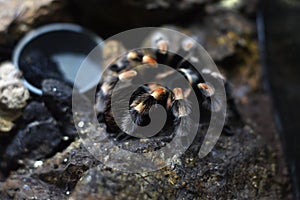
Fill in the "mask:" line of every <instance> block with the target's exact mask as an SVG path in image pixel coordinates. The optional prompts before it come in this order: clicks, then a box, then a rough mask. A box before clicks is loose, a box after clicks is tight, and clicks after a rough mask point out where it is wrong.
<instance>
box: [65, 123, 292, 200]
mask: <svg viewBox="0 0 300 200" xmlns="http://www.w3.org/2000/svg"><path fill="white" fill-rule="evenodd" d="M179 160H180V161H179V162H176V163H177V164H175V165H173V166H172V165H171V166H168V167H166V168H163V169H161V170H158V171H155V172H149V173H142V174H126V173H122V172H118V171H115V170H113V169H110V168H106V167H103V166H101V165H100V166H99V167H97V168H92V169H90V170H88V171H87V172H86V173H85V175H84V176H83V177H82V178H81V179H80V181H79V182H78V184H77V186H76V188H75V189H74V191H73V192H72V196H71V198H69V199H70V200H73V199H99V198H103V199H122V198H126V199H215V198H218V199H247V198H250V199H283V198H285V197H286V196H285V195H286V194H283V193H282V189H283V188H284V187H286V186H287V185H288V182H287V181H286V182H284V183H279V182H277V180H278V177H283V174H282V173H283V172H282V171H277V167H276V166H277V164H276V157H275V155H274V154H273V153H272V149H271V148H270V147H269V146H266V145H265V142H264V141H263V140H262V139H261V138H260V137H259V136H258V135H257V134H255V133H254V132H253V130H252V129H251V128H250V127H248V126H246V127H245V128H244V130H243V132H242V133H241V134H236V135H234V136H232V137H227V136H224V135H223V136H221V138H220V139H219V141H218V143H217V145H216V146H215V148H214V149H213V151H212V152H211V153H210V154H209V155H208V156H207V157H205V158H204V159H199V158H198V157H197V156H195V154H194V153H193V151H190V152H188V153H186V154H185V155H184V156H183V157H181V158H180V159H179ZM180 163H181V164H180Z"/></svg>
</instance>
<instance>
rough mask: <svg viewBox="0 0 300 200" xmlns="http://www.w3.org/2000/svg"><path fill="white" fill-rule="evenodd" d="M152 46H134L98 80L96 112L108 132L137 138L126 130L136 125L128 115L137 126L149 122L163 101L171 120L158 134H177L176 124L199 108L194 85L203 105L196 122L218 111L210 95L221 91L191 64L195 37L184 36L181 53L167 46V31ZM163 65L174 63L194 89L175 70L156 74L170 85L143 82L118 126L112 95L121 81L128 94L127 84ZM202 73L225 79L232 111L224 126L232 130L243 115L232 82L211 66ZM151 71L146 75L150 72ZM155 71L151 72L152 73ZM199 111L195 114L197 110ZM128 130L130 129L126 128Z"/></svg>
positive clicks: (158, 135)
mask: <svg viewBox="0 0 300 200" xmlns="http://www.w3.org/2000/svg"><path fill="white" fill-rule="evenodd" d="M152 41H153V48H152V49H141V50H134V51H130V52H128V53H126V54H125V55H123V56H122V57H120V58H118V59H117V60H116V61H114V62H113V63H111V64H110V65H109V66H108V67H107V71H106V73H105V74H104V76H103V77H102V80H101V82H100V83H99V85H98V91H97V94H96V102H97V104H96V111H97V112H98V120H99V121H100V122H103V123H105V124H106V126H107V132H108V133H109V134H110V135H111V136H112V137H114V138H116V139H123V140H124V139H128V138H132V137H129V136H128V135H127V134H126V130H133V129H135V128H136V127H135V126H132V127H128V124H127V122H128V121H129V120H128V119H130V118H131V119H132V120H133V121H134V123H135V124H136V126H146V125H147V124H149V123H150V122H151V119H150V117H149V111H150V109H151V108H153V109H155V106H157V105H158V104H159V105H161V106H163V107H164V108H165V110H166V112H167V120H166V124H165V126H164V128H163V129H162V130H161V131H160V132H159V133H158V134H157V135H156V136H153V138H155V137H160V136H167V137H173V136H174V134H176V131H178V130H177V129H176V126H177V125H178V124H179V123H180V121H181V120H182V119H183V118H188V117H189V116H190V115H193V112H199V111H195V110H193V109H191V106H192V105H193V103H194V102H193V103H192V102H190V101H189V96H190V93H191V91H190V90H191V89H192V90H193V91H194V92H195V94H196V95H197V100H198V102H197V103H198V105H199V108H200V114H201V118H200V121H198V122H192V123H196V124H205V123H209V120H210V116H211V112H215V111H217V110H218V101H216V102H214V103H213V102H212V101H211V97H212V96H214V95H215V97H216V99H217V98H218V94H217V93H216V92H215V90H214V87H213V85H212V84H210V83H208V82H205V80H204V78H203V77H202V76H201V74H200V73H199V72H198V71H196V70H195V68H194V67H193V66H192V64H191V63H193V62H195V58H194V57H193V51H194V46H195V43H194V41H193V40H191V39H186V40H184V41H181V43H180V44H179V45H180V48H179V50H178V52H179V54H180V55H181V56H180V55H178V54H174V53H171V52H169V51H168V49H169V43H170V41H168V39H167V38H166V37H164V36H161V37H158V38H153V39H152ZM159 64H163V65H167V66H170V67H171V68H173V69H175V70H176V71H177V72H179V73H180V74H182V76H183V77H184V78H185V79H186V80H187V81H188V83H189V85H190V86H191V87H190V88H185V87H183V86H182V85H181V84H179V83H178V82H177V79H178V76H176V74H175V73H174V71H173V72H172V71H161V72H160V73H159V74H154V75H153V76H155V78H156V79H163V78H164V79H165V80H166V81H167V82H168V83H169V85H171V87H165V86H163V85H160V84H156V83H155V82H154V83H153V82H150V83H147V84H144V85H140V86H139V87H138V88H136V90H135V92H134V93H133V94H132V95H131V98H130V101H129V102H124V103H127V104H128V110H129V113H130V114H129V115H128V116H124V117H123V120H122V127H119V126H118V125H117V124H116V123H115V121H114V117H113V115H112V110H111V95H112V91H113V90H114V87H115V85H116V83H117V82H118V81H121V82H122V88H119V89H117V91H116V94H117V95H119V96H122V95H124V93H126V91H127V88H129V87H131V86H132V84H134V83H135V82H138V81H140V79H141V76H142V77H143V79H145V80H144V81H145V82H148V80H147V74H150V72H151V69H153V68H157V67H159ZM203 73H205V74H206V76H208V77H209V78H211V79H212V80H214V81H219V82H222V83H223V82H224V83H225V86H226V87H225V89H226V94H227V95H228V96H229V99H230V101H228V104H229V105H228V108H229V109H230V111H229V112H228V113H230V116H229V118H227V120H226V124H225V129H224V130H225V131H228V133H230V134H231V132H232V129H231V127H230V124H231V123H230V120H236V119H237V118H239V115H238V112H237V111H236V106H235V104H234V102H233V100H232V98H231V94H230V93H229V88H228V87H229V85H228V83H227V81H226V79H225V78H224V77H223V76H222V75H221V74H219V73H217V72H212V71H210V70H209V69H203ZM145 75H146V76H145ZM149 76H150V75H149ZM194 114H195V113H194ZM124 130H125V131H124Z"/></svg>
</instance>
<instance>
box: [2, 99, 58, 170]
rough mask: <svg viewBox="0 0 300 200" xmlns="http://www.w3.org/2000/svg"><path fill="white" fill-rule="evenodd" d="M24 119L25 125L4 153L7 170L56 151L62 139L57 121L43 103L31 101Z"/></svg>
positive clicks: (3, 159) (3, 158)
mask: <svg viewBox="0 0 300 200" xmlns="http://www.w3.org/2000/svg"><path fill="white" fill-rule="evenodd" d="M22 120H23V123H24V125H23V127H21V128H20V130H18V132H17V133H16V135H15V136H14V138H13V139H12V141H11V143H10V144H9V145H8V146H7V148H6V150H5V152H4V154H3V155H2V160H1V168H3V169H5V170H7V169H8V170H11V169H16V168H17V166H18V165H24V164H26V163H28V162H30V160H36V159H41V158H45V157H46V156H49V155H51V154H53V153H55V151H56V148H57V147H58V145H59V144H60V142H61V140H62V135H61V133H60V130H59V128H58V126H57V122H56V121H55V119H54V118H53V117H52V116H51V114H50V113H49V111H48V110H47V108H46V107H45V105H44V104H43V103H38V102H31V103H30V104H29V105H28V106H27V107H26V109H25V110H24V114H23V116H22Z"/></svg>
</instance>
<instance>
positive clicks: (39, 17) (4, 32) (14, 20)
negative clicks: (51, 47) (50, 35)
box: [0, 0, 70, 45]
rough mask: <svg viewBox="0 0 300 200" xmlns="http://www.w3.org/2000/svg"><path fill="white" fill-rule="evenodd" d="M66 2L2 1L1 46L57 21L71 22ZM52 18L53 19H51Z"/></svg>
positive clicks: (0, 5) (0, 4)
mask: <svg viewBox="0 0 300 200" xmlns="http://www.w3.org/2000/svg"><path fill="white" fill-rule="evenodd" d="M65 6H66V1H56V0H41V1H34V0H25V1H21V0H11V1H1V2H0V7H1V8H2V9H3V10H1V12H0V21H1V23H0V44H2V45H3V44H5V45H11V44H13V43H14V42H15V41H16V40H18V39H19V38H20V37H21V36H22V35H23V34H24V33H26V32H28V31H30V30H31V29H32V28H34V27H36V26H38V25H41V24H45V23H51V22H55V21H69V20H70V17H69V15H68V14H67V12H66V8H65ZM50 16H51V17H50Z"/></svg>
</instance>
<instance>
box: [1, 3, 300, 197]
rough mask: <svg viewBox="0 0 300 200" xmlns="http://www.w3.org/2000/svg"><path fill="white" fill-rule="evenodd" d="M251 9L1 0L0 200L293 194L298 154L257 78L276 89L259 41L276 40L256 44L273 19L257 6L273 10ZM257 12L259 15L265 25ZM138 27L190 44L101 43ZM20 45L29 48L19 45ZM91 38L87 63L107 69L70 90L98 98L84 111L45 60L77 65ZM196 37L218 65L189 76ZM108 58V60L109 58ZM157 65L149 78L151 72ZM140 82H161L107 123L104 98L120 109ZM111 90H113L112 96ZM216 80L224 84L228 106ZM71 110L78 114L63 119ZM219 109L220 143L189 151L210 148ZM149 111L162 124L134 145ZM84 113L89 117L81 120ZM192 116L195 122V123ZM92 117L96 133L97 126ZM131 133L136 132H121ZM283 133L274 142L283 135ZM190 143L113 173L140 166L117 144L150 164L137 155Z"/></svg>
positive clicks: (161, 39) (142, 89)
mask: <svg viewBox="0 0 300 200" xmlns="http://www.w3.org/2000/svg"><path fill="white" fill-rule="evenodd" d="M259 3H260V2H258V1H256V0H248V1H247V0H191V1H171V0H156V1H148V0H142V1H134V0H128V1H125V0H122V1H96V0H87V1H79V0H74V1H67V0H65V1H63V0H60V1H57V0H43V1H33V0H25V1H22V2H21V1H16V0H12V1H6V2H0V8H1V9H3V12H2V11H1V12H0V21H1V24H0V61H1V63H2V64H1V65H0V198H1V199H293V197H295V198H297V192H295V191H297V185H296V182H297V178H292V179H291V178H290V177H295V176H296V175H295V174H294V172H295V171H293V170H290V171H289V169H292V168H293V166H294V165H293V164H291V162H292V161H293V160H294V159H295V157H294V156H286V155H285V154H284V152H285V151H284V149H288V150H289V151H288V152H289V153H290V152H293V150H292V148H288V146H289V144H285V143H284V142H285V141H287V142H289V140H291V139H287V140H286V139H285V137H284V136H283V137H280V134H278V131H277V130H278V129H277V128H278V126H276V125H277V124H275V120H274V115H273V113H274V112H273V110H272V102H273V101H272V100H271V97H270V95H269V93H268V92H269V90H266V87H264V83H268V82H266V81H270V82H271V85H272V81H273V78H274V77H275V78H274V79H276V76H275V75H273V73H275V72H274V71H268V69H270V68H268V66H269V63H270V62H271V61H272V62H273V59H271V61H270V60H268V59H270V57H268V56H267V55H268V53H269V52H271V53H274V52H273V51H272V50H273V48H271V47H270V46H268V44H269V43H272V41H273V38H272V39H270V38H268V37H266V38H267V39H269V40H267V42H265V40H263V39H264V38H265V37H263V36H268V34H267V35H264V33H265V31H264V29H263V28H264V27H265V26H264V23H266V24H271V22H269V21H270V20H271V19H272V18H268V17H266V15H267V14H265V9H264V7H267V8H268V9H269V11H270V10H272V9H271V7H272V6H270V5H268V4H266V5H259ZM282 5H285V6H288V5H293V6H294V7H296V6H297V3H296V2H293V1H292V0H291V1H287V2H283V3H282ZM258 11H259V12H258ZM257 13H259V18H257ZM266 13H268V12H266ZM272 17H274V16H272ZM265 18H266V19H268V20H267V21H262V19H265ZM257 19H258V20H257ZM53 23H59V24H56V25H54V24H53ZM62 23H63V24H62ZM49 26H52V28H53V27H55V31H54V32H52V33H51V34H53V35H51V34H49V35H46V34H45V33H43V34H41V35H42V37H40V36H38V37H31V38H30V37H28V33H30V31H32V30H34V31H35V34H37V32H39V31H40V30H41V27H49ZM270 26H271V25H270ZM287 26H289V25H287ZM290 26H295V25H292V24H291V25H290ZM140 27H159V28H162V27H163V28H168V29H171V30H176V31H178V32H180V33H183V34H186V35H187V37H186V38H180V39H178V38H177V39H176V38H175V37H173V35H172V34H171V35H170V34H166V33H164V32H160V30H162V29H159V30H158V31H156V32H155V33H156V34H153V35H151V34H145V35H143V34H139V35H136V37H135V40H134V42H136V43H139V42H140V43H141V42H142V41H151V42H150V43H151V45H152V47H153V48H151V49H130V46H131V42H132V41H129V40H125V41H110V42H107V41H108V40H107V39H108V38H110V37H112V36H114V35H115V34H118V33H121V32H123V31H127V30H130V29H134V28H140ZM257 27H259V28H258V29H257ZM266 27H267V28H268V26H266ZM68 28H70V29H68ZM67 29H68V30H67ZM42 30H43V31H49V28H48V29H47V28H42ZM257 30H258V31H257ZM72 31H75V33H74V32H72ZM71 32H72V33H71ZM58 33H59V34H58ZM266 33H268V31H266ZM271 33H274V31H273V32H271ZM271 33H270V34H271ZM31 34H32V32H31ZM70 34H73V35H70ZM77 34H79V35H77ZM188 36H189V37H188ZM273 36H274V35H273ZM26 37H28V38H29V39H28V40H27V41H26V42H27V43H28V44H30V45H27V46H26V45H22V44H21V45H20V42H21V43H22V41H23V42H24V41H25V40H24V38H26ZM274 37H275V36H274ZM101 38H102V39H103V40H104V43H103V44H104V45H102V47H103V48H102V49H101V50H100V51H96V52H94V55H95V60H93V62H90V63H89V66H91V65H93V66H94V65H96V66H98V65H99V66H100V65H105V67H106V69H105V70H104V71H105V73H104V74H103V76H102V77H101V79H100V81H98V82H96V83H95V84H94V78H93V77H94V76H96V77H97V74H100V73H101V71H97V70H95V68H93V67H91V68H89V70H87V71H85V72H84V73H86V76H88V78H87V79H86V80H85V81H86V82H85V83H93V84H94V86H96V87H95V91H93V90H90V89H91V88H90V87H87V88H84V87H83V88H80V87H77V86H76V87H75V89H74V91H79V93H76V94H77V95H79V97H80V99H81V100H82V101H85V100H86V99H87V97H91V98H92V99H93V100H94V101H93V108H94V110H95V113H93V112H91V110H89V109H88V106H87V104H84V103H83V104H82V105H81V104H76V101H74V93H73V81H74V77H75V75H76V73H75V72H74V70H71V71H68V70H67V71H64V70H62V68H61V66H60V65H61V64H62V63H64V62H62V63H61V62H58V61H57V60H55V59H53V58H55V56H53V55H57V54H59V53H65V52H68V53H69V52H72V53H73V54H72V55H77V57H78V55H80V56H81V57H80V59H78V60H77V57H68V59H67V60H68V62H66V63H69V64H70V63H72V66H74V65H76V62H77V61H78V62H82V61H83V60H84V59H83V58H84V57H85V56H86V55H88V53H89V52H90V51H91V50H92V49H93V47H95V46H96V44H97V43H101V42H102V39H101ZM174 38H175V39H174ZM275 38H276V37H275ZM274 40H275V39H274ZM259 42H260V43H259ZM27 43H26V44H27ZM198 43H199V44H200V45H201V46H202V47H203V48H204V49H205V51H207V53H208V55H209V56H210V57H211V60H210V61H213V62H211V63H215V66H216V67H217V69H218V71H214V70H212V69H210V68H209V67H207V68H206V67H204V68H202V70H201V73H199V71H197V68H196V67H194V65H197V62H199V60H200V61H201V59H203V58H202V57H201V58H200V57H199V56H197V55H199V54H198V53H199V52H198V51H197V48H196V47H197V44H198ZM24 44H25V42H24ZM265 44H266V46H265ZM259 47H260V48H259ZM18 48H22V49H23V48H24V49H25V50H24V51H23V50H20V49H19V50H18ZM269 48H271V49H269ZM16 49H17V50H16ZM174 49H176V51H172V50H174ZM16 53H18V56H16ZM59 55H60V54H59ZM68 55H69V54H68ZM97 55H99V57H98V56H97ZM113 56H115V59H113V60H111V57H113ZM266 58H267V59H266ZM15 60H17V61H15ZM204 60H205V59H204ZM98 61H99V62H98ZM100 61H101V62H100ZM272 62H271V63H272ZM103 63H104V64H103ZM274 63H277V62H275V61H274ZM162 65H167V66H171V68H172V70H173V71H172V70H171V69H168V70H164V69H163V67H162ZM141 66H142V67H141ZM265 66H267V67H265ZM78 67H79V65H78V66H77V68H76V67H75V68H76V70H77V69H78ZM66 68H68V64H67V66H66ZM96 68H97V67H96ZM153 69H154V71H155V73H154V74H151V73H150V72H151V71H152V70H153ZM93 70H95V71H93ZM102 70H103V69H102ZM269 72H270V73H269ZM70 73H72V74H71V75H70ZM174 73H175V74H176V73H179V74H180V75H181V77H182V79H183V80H186V81H187V83H188V84H187V85H186V86H184V85H182V84H179V78H178V77H177V76H175V75H174ZM68 75H70V76H68ZM150 75H151V77H154V80H157V81H160V80H161V79H163V78H164V79H165V80H167V81H165V83H166V84H168V86H165V85H162V84H161V83H159V84H158V83H156V82H149V81H148V82H147V83H146V84H142V85H139V87H137V88H136V89H135V90H134V92H133V93H132V94H130V95H131V96H129V97H130V98H129V101H128V102H125V105H126V106H125V109H123V108H121V106H120V107H119V108H118V109H117V110H118V111H119V113H121V114H119V115H113V114H112V113H113V108H112V107H113V106H112V105H113V103H112V102H113V100H112V99H113V97H112V94H113V91H114V90H115V93H116V96H117V97H119V101H120V102H122V101H124V99H125V96H126V95H128V94H127V93H128V91H131V89H132V86H133V85H134V84H136V83H140V82H141V79H143V81H145V80H146V81H147V80H148V78H149V77H150ZM265 75H266V76H265ZM141 77H143V78H141ZM266 77H267V78H266ZM24 79H25V82H24ZM149 80H150V78H149ZM151 80H152V79H151ZM208 80H209V81H208ZM118 82H121V83H122V84H121V86H119V87H118V88H117V86H118V84H117V83H118ZM216 85H222V86H223V87H222V88H224V90H223V92H224V95H226V99H225V100H224V101H221V99H222V95H221V94H222V91H221V90H218V87H216ZM267 85H268V84H267ZM187 88H189V89H187ZM272 89H273V91H275V92H274V93H272V94H274V95H275V96H276V95H278V93H277V92H278V91H279V90H277V89H276V87H275V86H274V88H272ZM191 90H192V91H194V92H191ZM192 94H194V95H195V98H194V99H193V98H192V97H191V96H192ZM275 100H276V97H275ZM275 102H276V101H275ZM74 103H75V105H74ZM274 105H277V104H276V103H275V104H274ZM74 107H76V112H72V111H74V110H72V109H74ZM225 107H226V112H224V116H225V118H224V125H223V126H222V129H221V131H220V137H219V138H218V140H217V143H216V144H215V145H214V147H213V148H212V150H211V151H210V152H209V153H208V154H207V155H206V156H205V157H201V156H199V155H200V154H199V151H201V147H202V146H203V145H205V143H206V142H207V141H206V140H205V138H206V135H207V131H208V129H209V125H210V122H211V118H212V116H213V114H214V113H217V112H220V110H221V108H225ZM158 108H163V109H164V110H165V116H166V122H165V124H164V125H163V127H162V129H161V130H159V131H158V132H157V133H156V134H153V135H151V136H149V137H147V138H144V137H139V136H140V135H143V134H141V131H139V127H145V126H147V125H148V124H151V121H153V120H154V118H151V112H154V111H155V109H158ZM196 108H199V109H198V110H197V109H196ZM122 109H123V110H122ZM124 110H125V111H126V112H123V111H124ZM153 110H154V111H153ZM93 114H96V120H95V121H89V120H90V116H92V115H93ZM199 114H200V119H198V118H197V117H196V118H195V119H194V118H193V117H195V116H197V115H199ZM280 114H282V113H280ZM78 116H80V117H81V120H78V119H77V117H78ZM118 117H119V118H120V120H121V123H120V124H119V123H117V119H118ZM158 117H159V116H158ZM93 123H97V124H98V125H99V126H97V128H94V127H92V126H91V124H93ZM182 124H184V125H183V127H185V126H187V127H189V128H190V127H193V128H191V129H189V128H188V131H187V128H182V126H181V125H182ZM192 129H195V130H196V132H195V137H194V138H193V140H192V141H189V140H188V139H186V138H189V136H188V134H189V132H192ZM141 130H143V129H141ZM134 131H136V132H137V135H135V134H127V133H131V132H134ZM280 131H281V132H282V133H283V134H282V135H284V129H283V130H280ZM185 133H186V134H187V135H185ZM99 134H102V135H104V136H105V138H106V139H107V141H108V142H110V143H111V144H113V145H114V147H113V148H111V149H108V150H107V148H105V146H103V145H99V144H98V145H97V143H96V142H95V141H97V140H98V139H99ZM139 134H140V135H139ZM145 134H146V133H145ZM178 135H179V136H182V138H183V140H182V141H181V142H182V143H180V144H177V143H176V144H175V145H174V143H172V141H173V140H174V138H176V137H177V136H178ZM143 136H144V135H143ZM185 136H186V137H185ZM86 137H87V138H92V139H89V140H88V139H86ZM87 141H89V143H87ZM282 141H283V143H282ZM187 142H190V144H189V145H188V147H187V148H186V150H185V151H184V152H183V153H181V154H179V155H178V156H174V157H172V158H171V159H170V160H168V161H167V162H166V165H162V164H161V161H160V160H159V159H161V158H164V156H166V157H167V154H166V155H165V154H160V155H157V157H158V158H156V159H157V160H158V161H153V163H152V162H151V163H147V162H144V163H143V162H142V161H141V164H140V165H141V166H146V167H145V168H148V167H149V168H156V167H157V170H149V171H143V170H142V169H136V170H133V171H132V172H130V171H126V170H125V171H122V170H120V169H123V168H122V167H120V166H131V165H132V166H135V165H134V164H133V163H134V162H136V159H134V160H132V158H131V157H130V158H129V157H124V155H123V154H121V153H120V154H118V153H117V152H118V150H119V149H122V152H123V151H129V152H131V153H132V154H136V157H137V158H139V156H141V155H142V156H144V158H147V156H146V154H147V153H149V152H155V151H159V150H161V149H163V148H165V147H167V146H168V144H172V145H174V146H171V150H174V151H175V152H176V148H177V147H178V145H185V143H187ZM87 144H88V145H87ZM89 144H93V145H91V146H92V147H91V146H90V145H89ZM282 144H284V145H282ZM90 147H91V148H92V149H93V151H91V149H90ZM172 147H173V148H172ZM286 147H287V148H286ZM110 155H118V156H119V157H120V160H118V162H117V163H115V165H110V164H107V163H110V162H107V163H106V162H103V161H104V160H105V161H110V159H111V157H110ZM98 156H99V157H100V158H103V160H102V159H98ZM122 156H123V157H122ZM286 157H287V158H288V161H290V162H287V163H288V165H287V164H286ZM151 161H152V160H151ZM150 165H151V166H150ZM156 165H157V166H156ZM158 166H159V167H158ZM160 166H161V167H160ZM290 166H292V167H290ZM289 172H291V173H289ZM290 174H291V175H290ZM291 180H293V181H291ZM292 183H293V184H292Z"/></svg>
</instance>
